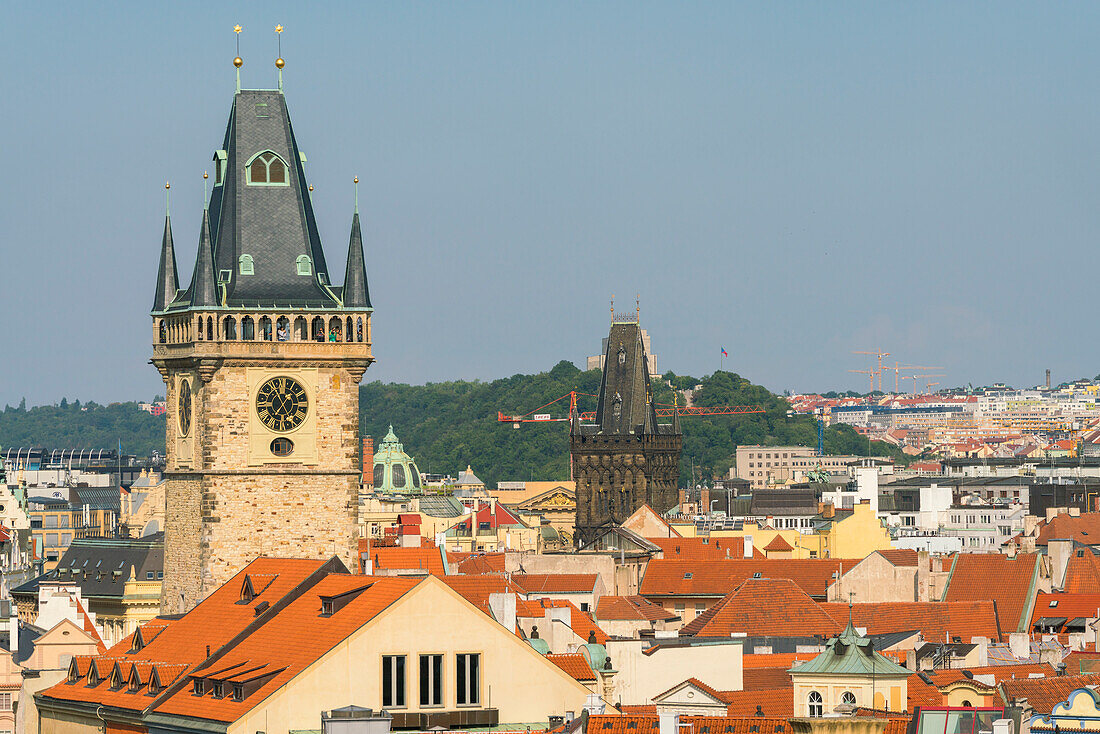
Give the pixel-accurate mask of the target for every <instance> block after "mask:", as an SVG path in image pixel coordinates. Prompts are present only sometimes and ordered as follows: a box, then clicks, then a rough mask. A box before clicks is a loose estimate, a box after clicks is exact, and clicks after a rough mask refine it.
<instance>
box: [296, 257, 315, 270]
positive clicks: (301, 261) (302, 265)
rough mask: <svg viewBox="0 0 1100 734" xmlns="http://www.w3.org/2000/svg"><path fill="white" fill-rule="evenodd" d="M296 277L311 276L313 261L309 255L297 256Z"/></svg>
mask: <svg viewBox="0 0 1100 734" xmlns="http://www.w3.org/2000/svg"><path fill="white" fill-rule="evenodd" d="M297 262H298V275H313V261H312V260H310V259H309V255H299V256H298V260H297Z"/></svg>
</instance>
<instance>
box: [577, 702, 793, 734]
mask: <svg viewBox="0 0 1100 734" xmlns="http://www.w3.org/2000/svg"><path fill="white" fill-rule="evenodd" d="M792 700H793V699H792ZM680 725H681V726H687V727H690V730H691V731H692V732H694V734H757V733H758V734H790V732H791V731H792V729H791V725H790V722H788V721H787V719H785V718H763V717H759V716H748V717H743V716H681V717H680ZM659 730H660V728H659V725H658V717H657V715H656V714H598V715H595V716H589V717H588V728H587V729H586V730H585V731H586V734H658V732H659Z"/></svg>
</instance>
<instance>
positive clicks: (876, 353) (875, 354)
mask: <svg viewBox="0 0 1100 734" xmlns="http://www.w3.org/2000/svg"><path fill="white" fill-rule="evenodd" d="M852 354H869V355H871V356H872V357H878V372H877V374H878V391H879V392H882V358H883V357H889V356H890V353H889V352H883V351H874V352H852ZM849 371H850V372H859V370H849ZM874 391H875V378H874V373H872V376H871V392H874Z"/></svg>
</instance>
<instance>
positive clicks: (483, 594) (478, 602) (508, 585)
mask: <svg viewBox="0 0 1100 734" xmlns="http://www.w3.org/2000/svg"><path fill="white" fill-rule="evenodd" d="M441 581H443V583H445V584H447V586H450V587H451V589H453V590H454V591H455V592H456V593H457V594H458V595H459V596H461V597H462V598H463V599H465V600H466V601H468V602H470V603H471V604H473V605H474V606H475V607H477V608H478V609H480V610H481V611H483V612H485V613H486V614H489V615H490V616H492V615H491V613H490V611H489V595H490V594H516V595H517V596H519V597H523V596H526V592H525V591H524V590H523V589H521V588H519V587H518V586H516V585H515V584H514V583H512V582H511V581H509V580H508V579H507V578H506V577H504V576H495V575H490V574H483V575H480V576H444V577H443V578H442V579H441Z"/></svg>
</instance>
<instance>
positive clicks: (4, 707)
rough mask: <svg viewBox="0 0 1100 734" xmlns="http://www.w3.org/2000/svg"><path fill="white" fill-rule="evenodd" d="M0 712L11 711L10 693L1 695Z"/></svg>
mask: <svg viewBox="0 0 1100 734" xmlns="http://www.w3.org/2000/svg"><path fill="white" fill-rule="evenodd" d="M0 711H11V694H10V693H0Z"/></svg>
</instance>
